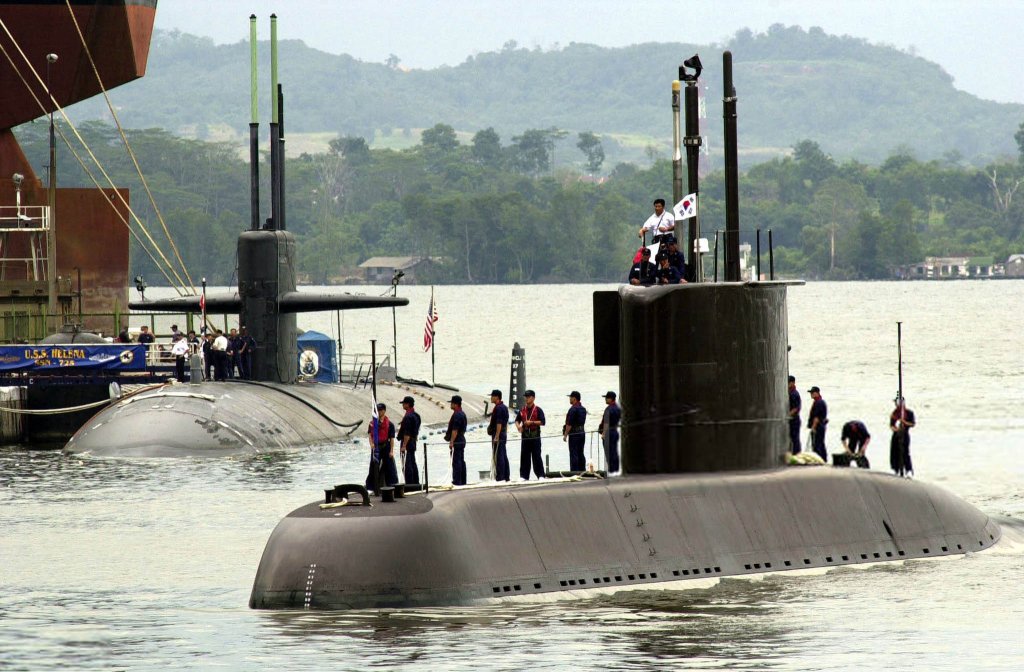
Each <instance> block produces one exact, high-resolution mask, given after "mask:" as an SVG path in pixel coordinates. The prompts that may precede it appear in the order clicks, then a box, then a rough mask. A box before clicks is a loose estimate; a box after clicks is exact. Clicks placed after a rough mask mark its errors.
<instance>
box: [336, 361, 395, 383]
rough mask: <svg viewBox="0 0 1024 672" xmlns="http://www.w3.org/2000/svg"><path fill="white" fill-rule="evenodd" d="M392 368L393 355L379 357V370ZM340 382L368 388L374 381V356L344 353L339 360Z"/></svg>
mask: <svg viewBox="0 0 1024 672" xmlns="http://www.w3.org/2000/svg"><path fill="white" fill-rule="evenodd" d="M388 366H391V355H390V354H388V355H384V356H383V357H381V356H380V355H378V356H377V368H378V369H380V368H381V367H388ZM338 381H339V382H341V383H350V384H351V385H353V387H359V386H360V385H362V386H363V387H366V386H367V385H369V384H370V383H371V382H372V381H373V356H372V355H371V354H370V353H368V352H366V353H363V352H343V353H341V356H340V357H339V359H338Z"/></svg>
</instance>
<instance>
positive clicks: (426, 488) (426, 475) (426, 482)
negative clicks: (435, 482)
mask: <svg viewBox="0 0 1024 672" xmlns="http://www.w3.org/2000/svg"><path fill="white" fill-rule="evenodd" d="M428 445H429V444H427V442H425V441H424V442H423V492H430V458H428V457H427V455H428V454H429V453H430V451H429V450H427V447H428Z"/></svg>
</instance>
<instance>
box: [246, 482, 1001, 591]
mask: <svg viewBox="0 0 1024 672" xmlns="http://www.w3.org/2000/svg"><path fill="white" fill-rule="evenodd" d="M999 538H1000V529H999V526H998V525H997V524H996V523H995V522H994V521H992V520H991V519H990V518H989V517H988V516H986V515H985V514H983V513H982V512H980V511H978V510H977V509H976V508H974V507H973V506H971V505H969V504H967V503H966V502H964V501H962V500H960V499H958V498H957V497H955V496H953V495H951V494H950V493H948V492H945V491H944V490H942V489H940V488H937V487H935V486H932V485H928V484H923V483H920V482H916V481H910V480H906V479H899V478H895V477H892V476H888V475H883V474H876V473H871V472H867V471H861V470H855V469H835V468H813V467H793V468H787V469H778V470H769V471H757V472H745V473H735V474H714V475H711V474H664V475H651V476H627V477H621V478H614V479H609V480H592V481H584V482H569V483H564V482H563V483H538V484H531V485H516V486H510V487H498V488H494V487H491V488H479V489H473V488H470V489H465V490H458V491H444V492H432V493H429V494H416V495H413V496H409V497H406V498H404V499H398V500H397V501H396V502H395V503H377V502H375V504H374V506H373V507H363V506H345V507H340V508H327V509H321V508H320V505H319V504H318V503H314V504H309V505H307V506H305V507H302V508H300V509H297V510H296V511H293V512H292V513H291V514H289V515H288V516H287V517H286V518H285V519H284V520H282V521H281V522H280V523H279V524H278V526H277V528H276V529H275V530H274V532H273V534H272V535H271V537H270V539H269V541H268V542H267V547H266V549H265V551H264V554H263V558H262V560H261V562H260V566H259V570H258V571H257V574H256V579H255V582H254V585H253V590H252V595H251V598H250V602H249V605H250V607H253V608H260V609H302V608H306V609H364V608H395V607H426V606H439V605H453V604H472V603H478V602H489V601H494V600H507V599H524V598H525V599H529V598H531V597H532V598H536V599H541V598H545V597H558V596H559V595H558V594H559V593H567V592H568V593H571V594H572V595H574V596H580V595H587V594H597V593H606V592H609V591H614V590H632V589H638V588H658V587H664V586H667V585H668V584H671V583H674V582H686V581H701V580H705V579H709V578H710V579H718V578H721V577H726V576H741V575H745V574H760V573H770V572H785V571H796V570H806V569H813V568H829V567H836V566H840V565H853V564H860V563H871V562H893V561H904V560H911V559H917V558H932V557H936V556H944V555H963V554H966V553H968V552H973V551H980V550H984V549H986V548H988V547H990V546H992V545H993V544H995V543H996V542H997V541H998V540H999Z"/></svg>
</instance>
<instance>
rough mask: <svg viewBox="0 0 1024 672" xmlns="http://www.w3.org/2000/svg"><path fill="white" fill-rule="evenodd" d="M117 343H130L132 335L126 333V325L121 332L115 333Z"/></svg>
mask: <svg viewBox="0 0 1024 672" xmlns="http://www.w3.org/2000/svg"><path fill="white" fill-rule="evenodd" d="M117 342H118V343H131V342H132V337H131V336H129V335H128V327H125V328H124V329H122V330H121V333H119V334H118V335H117Z"/></svg>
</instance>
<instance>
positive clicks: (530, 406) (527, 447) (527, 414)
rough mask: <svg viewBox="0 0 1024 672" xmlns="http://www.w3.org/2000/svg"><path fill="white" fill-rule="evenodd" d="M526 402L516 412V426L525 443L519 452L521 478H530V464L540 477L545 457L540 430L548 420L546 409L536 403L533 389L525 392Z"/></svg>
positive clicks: (542, 475) (542, 473)
mask: <svg viewBox="0 0 1024 672" xmlns="http://www.w3.org/2000/svg"><path fill="white" fill-rule="evenodd" d="M523 397H524V398H525V399H526V404H525V405H524V406H523V407H522V408H520V409H519V412H518V413H516V428H518V429H519V433H520V434H522V437H523V443H522V448H521V449H520V453H519V478H521V479H523V480H524V481H528V480H530V464H531V463H532V464H533V473H534V474H535V475H536V476H537V478H538V479H541V478H544V459H543V457H542V455H541V445H540V432H541V429H540V428H541V427H543V426H544V425H545V424H546V423H547V420H546V419H545V418H544V411H543V409H541V407H540V406H537V405H536V404H535V403H534V399H536V394H534V391H533V390H527V391H526V392H524V393H523Z"/></svg>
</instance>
